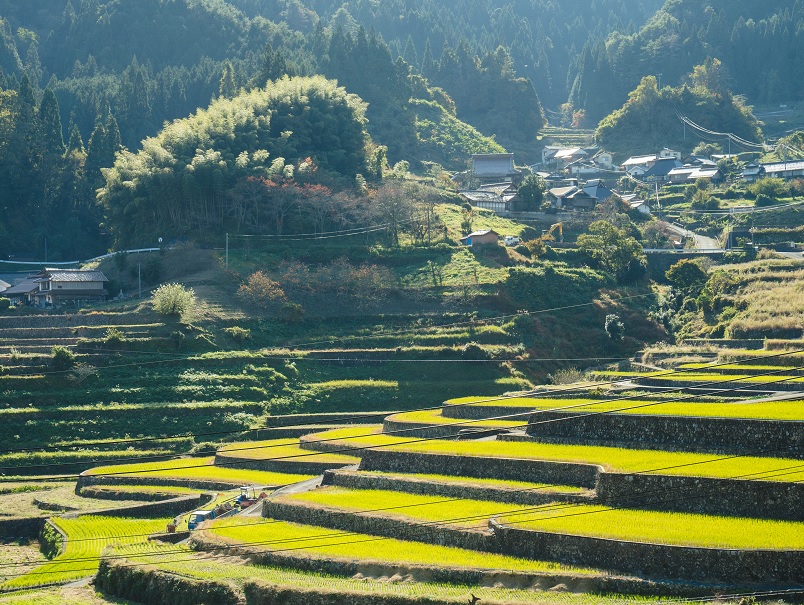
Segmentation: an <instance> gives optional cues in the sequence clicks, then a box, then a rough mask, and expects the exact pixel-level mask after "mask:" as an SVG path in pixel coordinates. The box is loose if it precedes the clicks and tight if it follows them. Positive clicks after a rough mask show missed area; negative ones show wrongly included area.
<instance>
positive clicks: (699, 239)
mask: <svg viewBox="0 0 804 605" xmlns="http://www.w3.org/2000/svg"><path fill="white" fill-rule="evenodd" d="M667 224H668V227H669V228H670V230H671V231H673V232H674V233H677V234H678V235H680V236H682V237H691V238H692V240H693V241H694V242H695V247H696V248H698V249H701V250H721V247H720V242H719V241H717V239H715V238H714V237H708V236H706V235H699V234H697V233H695V232H694V231H690V230H689V229H685V228H684V227H682V226H681V225H676V224H675V223H667Z"/></svg>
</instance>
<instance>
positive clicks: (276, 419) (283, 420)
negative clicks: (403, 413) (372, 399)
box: [265, 412, 399, 428]
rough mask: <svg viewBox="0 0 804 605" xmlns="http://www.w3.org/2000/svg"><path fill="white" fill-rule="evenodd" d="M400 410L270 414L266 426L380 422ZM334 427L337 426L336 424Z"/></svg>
mask: <svg viewBox="0 0 804 605" xmlns="http://www.w3.org/2000/svg"><path fill="white" fill-rule="evenodd" d="M398 413H399V412H363V413H354V412H343V413H340V412H329V413H324V414H288V415H285V416H268V418H266V419H265V426H266V428H277V427H292V426H299V425H308V424H313V425H323V424H330V423H331V424H333V425H338V424H380V423H381V422H382V420H383V418H385V417H386V416H390V415H391V414H398ZM332 428H335V427H334V426H333V427H332Z"/></svg>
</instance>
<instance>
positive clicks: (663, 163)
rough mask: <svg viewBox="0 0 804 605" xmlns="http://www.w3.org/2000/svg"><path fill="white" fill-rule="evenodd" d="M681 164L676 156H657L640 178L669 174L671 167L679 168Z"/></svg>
mask: <svg viewBox="0 0 804 605" xmlns="http://www.w3.org/2000/svg"><path fill="white" fill-rule="evenodd" d="M680 166H681V162H679V161H678V160H677V159H676V158H659V159H658V160H656V162H655V163H654V164H653V166H651V167H650V168H648V170H647V171H646V172H645V173H644V174H643V175H642V178H647V177H651V176H667V175H668V174H670V171H671V170H673V168H679V167H680Z"/></svg>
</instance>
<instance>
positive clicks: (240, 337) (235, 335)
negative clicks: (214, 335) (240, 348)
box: [223, 326, 251, 342]
mask: <svg viewBox="0 0 804 605" xmlns="http://www.w3.org/2000/svg"><path fill="white" fill-rule="evenodd" d="M223 331H224V332H226V333H227V334H228V335H229V336H231V337H232V340H234V341H235V342H244V341H246V340H249V339H250V338H251V330H248V329H246V328H241V327H240V326H232V327H231V328H224V330H223Z"/></svg>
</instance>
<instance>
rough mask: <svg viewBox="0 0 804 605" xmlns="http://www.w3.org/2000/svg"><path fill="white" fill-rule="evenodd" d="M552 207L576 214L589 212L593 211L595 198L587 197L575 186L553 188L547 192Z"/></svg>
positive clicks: (586, 194)
mask: <svg viewBox="0 0 804 605" xmlns="http://www.w3.org/2000/svg"><path fill="white" fill-rule="evenodd" d="M548 195H549V197H550V198H551V200H552V203H553V207H554V208H557V209H559V210H574V211H576V212H589V211H591V210H594V209H595V206H596V205H597V198H595V197H593V196H591V195H589V194H588V193H586V192H585V191H584V190H583V189H579V188H578V187H576V186H575V185H571V186H569V187H555V188H553V189H550V191H548Z"/></svg>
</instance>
